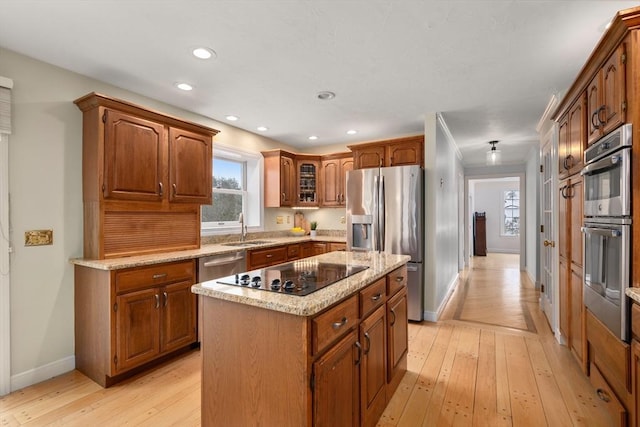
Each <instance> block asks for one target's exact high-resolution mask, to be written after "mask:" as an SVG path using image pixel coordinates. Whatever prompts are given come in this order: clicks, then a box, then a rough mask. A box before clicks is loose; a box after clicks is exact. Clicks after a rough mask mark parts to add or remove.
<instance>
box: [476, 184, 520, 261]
mask: <svg viewBox="0 0 640 427" xmlns="http://www.w3.org/2000/svg"><path fill="white" fill-rule="evenodd" d="M519 188H520V183H519V180H518V179H517V178H507V179H501V180H479V181H476V182H475V185H474V192H473V195H474V197H473V199H474V204H475V207H474V210H475V212H486V224H485V225H486V235H487V252H498V253H512V254H517V253H520V237H519V236H503V235H501V229H500V225H501V223H502V216H503V213H502V208H503V206H504V200H503V194H504V192H505V191H508V190H519Z"/></svg>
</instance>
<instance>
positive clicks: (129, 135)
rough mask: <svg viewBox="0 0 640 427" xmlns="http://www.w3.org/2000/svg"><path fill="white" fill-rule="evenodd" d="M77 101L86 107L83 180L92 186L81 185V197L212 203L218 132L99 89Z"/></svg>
mask: <svg viewBox="0 0 640 427" xmlns="http://www.w3.org/2000/svg"><path fill="white" fill-rule="evenodd" d="M76 104H77V105H78V107H79V108H80V109H81V110H82V111H83V112H84V123H83V126H84V135H85V137H84V145H83V152H84V160H85V163H86V165H85V170H84V172H85V183H86V182H87V181H89V182H91V183H92V184H94V185H95V188H89V187H87V186H85V188H84V193H85V194H84V195H85V200H100V199H102V198H104V199H120V200H138V201H162V200H164V199H166V200H169V201H171V202H190V203H198V204H209V203H211V180H212V174H211V164H212V144H213V143H212V139H213V136H214V135H215V134H216V133H217V131H214V130H212V129H208V128H205V127H201V126H199V125H194V124H190V123H188V122H183V121H181V120H177V119H173V118H170V117H167V116H162V115H160V114H158V113H155V112H151V111H149V110H146V109H143V108H141V107H137V106H133V105H132V104H128V103H124V102H121V101H117V100H113V99H110V98H106V97H104V96H102V95H97V94H90V95H87V96H85V97H83V98H80V99H78V100H77V101H76ZM189 128H190V129H189ZM90 169H92V170H93V172H92V171H91V170H90ZM101 172H102V173H101ZM87 175H95V176H92V177H88V176H87ZM100 178H102V182H100ZM96 190H97V191H96Z"/></svg>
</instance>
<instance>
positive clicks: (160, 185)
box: [158, 182, 164, 197]
mask: <svg viewBox="0 0 640 427" xmlns="http://www.w3.org/2000/svg"><path fill="white" fill-rule="evenodd" d="M158 190H159V191H160V197H162V196H163V195H164V186H163V185H162V183H161V182H159V183H158Z"/></svg>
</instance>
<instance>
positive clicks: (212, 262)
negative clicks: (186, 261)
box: [198, 250, 247, 283]
mask: <svg viewBox="0 0 640 427" xmlns="http://www.w3.org/2000/svg"><path fill="white" fill-rule="evenodd" d="M246 270H247V261H246V255H245V251H244V250H242V251H235V252H229V253H225V254H219V255H210V256H206V257H202V258H200V260H199V261H198V283H201V282H206V281H207V280H213V279H219V278H221V277H225V276H231V275H232V274H237V273H242V272H244V271H246Z"/></svg>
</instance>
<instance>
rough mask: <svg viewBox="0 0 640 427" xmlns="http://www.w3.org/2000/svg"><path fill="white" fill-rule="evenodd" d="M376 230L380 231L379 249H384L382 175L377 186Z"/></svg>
mask: <svg viewBox="0 0 640 427" xmlns="http://www.w3.org/2000/svg"><path fill="white" fill-rule="evenodd" d="M378 197H379V199H378V206H379V208H378V230H379V231H378V232H379V233H380V251H384V250H385V249H386V245H385V237H386V236H385V233H386V230H385V206H384V205H385V194H384V175H381V176H380V182H379V188H378Z"/></svg>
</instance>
